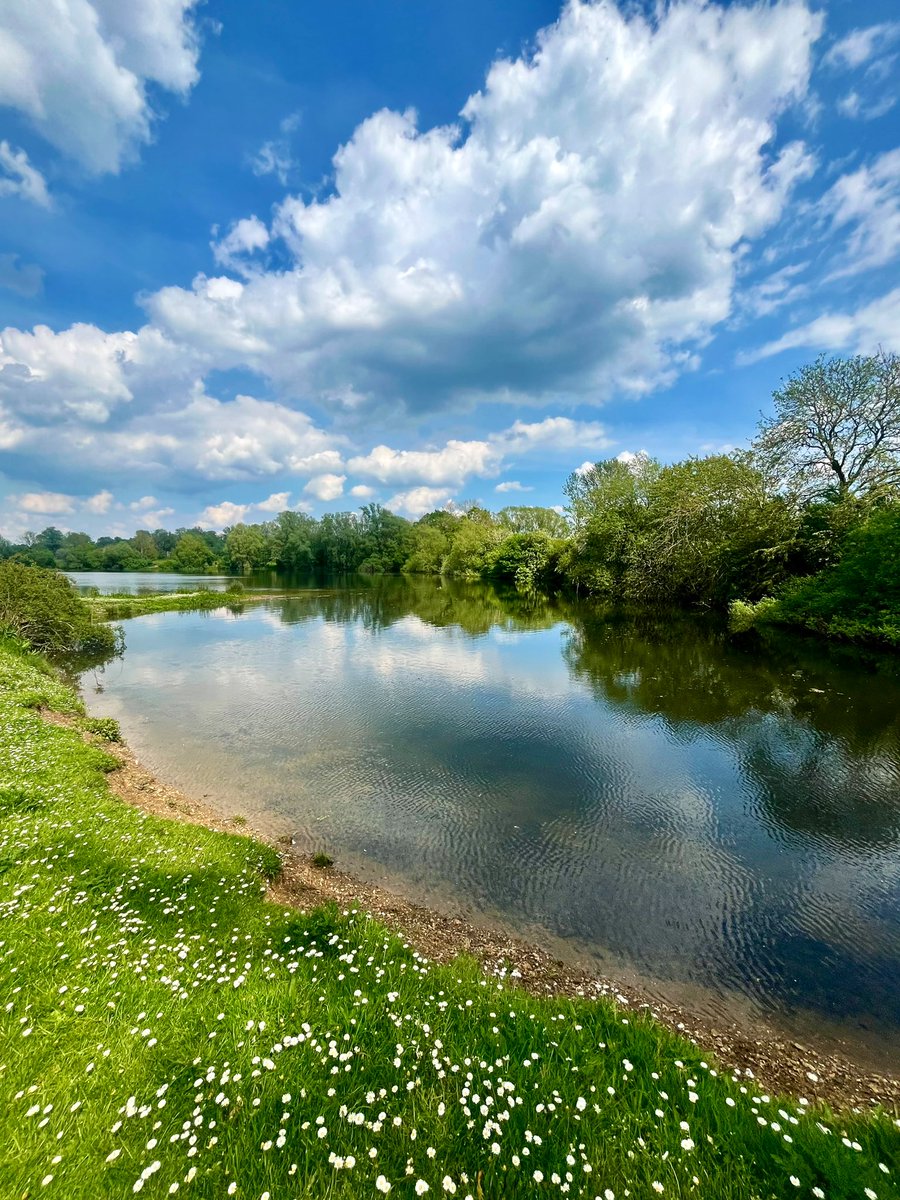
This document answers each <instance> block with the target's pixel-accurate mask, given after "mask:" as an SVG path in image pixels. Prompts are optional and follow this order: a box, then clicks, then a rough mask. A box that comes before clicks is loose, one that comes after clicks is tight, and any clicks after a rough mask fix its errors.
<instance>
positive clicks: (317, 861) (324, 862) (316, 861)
mask: <svg viewBox="0 0 900 1200" xmlns="http://www.w3.org/2000/svg"><path fill="white" fill-rule="evenodd" d="M310 861H311V862H312V865H313V866H314V867H333V866H334V859H333V858H332V857H331V855H330V854H325V852H324V851H322V850H320V851H319V852H318V854H314V855H313V856H312V859H311V860H310Z"/></svg>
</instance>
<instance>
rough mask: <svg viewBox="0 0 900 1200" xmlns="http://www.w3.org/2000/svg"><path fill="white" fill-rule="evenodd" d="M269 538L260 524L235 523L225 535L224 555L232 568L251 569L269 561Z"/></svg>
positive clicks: (239, 569)
mask: <svg viewBox="0 0 900 1200" xmlns="http://www.w3.org/2000/svg"><path fill="white" fill-rule="evenodd" d="M269 552H270V546H269V539H268V538H267V537H266V530H265V528H264V527H263V526H262V525H244V524H243V523H242V524H240V525H235V526H233V527H232V528H231V529H229V530H228V532H227V534H226V535H225V556H226V558H227V560H228V563H229V564H230V566H231V567H232V569H233V570H238V571H244V572H246V571H252V570H254V569H257V570H258V569H259V568H260V567H264V566H265V565H266V564H267V563H268V561H269Z"/></svg>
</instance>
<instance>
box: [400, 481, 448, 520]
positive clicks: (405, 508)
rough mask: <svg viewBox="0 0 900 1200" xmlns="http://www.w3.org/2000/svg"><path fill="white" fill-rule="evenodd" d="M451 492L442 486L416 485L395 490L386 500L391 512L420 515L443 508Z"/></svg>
mask: <svg viewBox="0 0 900 1200" xmlns="http://www.w3.org/2000/svg"><path fill="white" fill-rule="evenodd" d="M450 495H451V493H450V492H448V491H446V490H445V489H444V488H434V487H416V488H409V489H408V490H407V491H404V492H397V494H396V495H394V496H391V498H390V500H388V502H387V506H386V507H387V508H389V509H390V510H391V512H396V513H405V514H406V515H407V516H408V517H421V516H422V515H423V514H424V513H427V512H432V511H433V510H434V509H436V508H443V507H444V505H445V504H446V503H447V501H448V500H449V499H450Z"/></svg>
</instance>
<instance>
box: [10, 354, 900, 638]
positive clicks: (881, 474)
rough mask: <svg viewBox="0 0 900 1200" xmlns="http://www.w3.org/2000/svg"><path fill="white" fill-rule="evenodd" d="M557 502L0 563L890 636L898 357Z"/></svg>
mask: <svg viewBox="0 0 900 1200" xmlns="http://www.w3.org/2000/svg"><path fill="white" fill-rule="evenodd" d="M563 491H564V494H565V497H566V501H567V504H566V506H565V509H564V510H563V512H558V511H556V510H554V509H550V508H542V507H536V506H510V507H506V508H504V509H501V510H500V511H499V512H496V513H492V512H489V511H487V510H486V509H485V508H483V507H481V506H480V505H478V504H466V505H463V506H461V507H457V508H454V509H453V510H452V511H447V510H438V511H435V512H431V513H428V514H426V515H425V516H423V517H421V518H420V519H419V520H417V521H408V520H406V519H404V518H403V517H401V516H399V515H397V514H395V513H392V512H390V511H388V510H387V509H386V508H384V507H382V506H381V505H379V504H367V505H365V506H363V507H362V508H361V509H360V510H359V511H357V512H339V513H328V514H326V515H324V516H323V517H321V518H318V519H315V518H313V517H310V516H307V515H306V514H303V513H298V512H293V511H286V512H283V513H280V514H279V515H278V516H277V517H276V518H275V519H274V520H272V521H268V522H264V523H260V524H252V525H248V524H243V523H242V524H238V525H235V526H233V527H232V528H230V529H227V530H226V531H225V532H224V533H221V534H220V533H214V532H210V531H208V530H203V529H200V528H193V529H177V530H175V531H174V532H169V531H166V530H162V529H158V530H154V531H150V530H141V531H139V532H138V533H136V534H135V536H134V537H133V538H127V539H124V538H98V539H97V540H96V541H94V540H92V539H91V538H90V537H89V536H88V535H87V534H84V533H62V532H61V531H60V530H58V529H55V528H53V527H50V528H48V529H45V530H43V531H42V532H41V533H37V534H29V535H26V538H25V540H24V543H23V544H21V545H11V544H10V543H2V542H0V558H2V557H6V558H13V559H16V560H18V561H23V562H30V563H35V564H38V565H41V566H50V567H58V568H60V569H63V570H69V571H77V570H146V569H157V570H173V571H182V572H200V573H202V572H210V573H212V572H216V571H225V572H231V573H244V572H251V571H259V570H266V569H274V570H278V571H282V572H290V573H314V572H315V573H327V574H335V573H340V574H344V573H351V572H363V573H372V574H382V573H393V572H407V573H410V574H415V573H424V574H443V575H447V576H453V577H459V578H468V579H475V578H490V579H494V580H497V581H501V582H506V583H508V584H511V585H513V586H515V587H516V588H517V589H518V590H519V591H521V592H523V593H529V592H532V593H535V592H553V591H561V590H565V591H569V592H572V593H575V594H577V595H581V596H588V597H593V598H597V599H601V600H604V601H610V602H627V603H639V604H652V605H661V604H663V605H677V606H683V607H705V608H717V609H725V608H726V607H728V606H729V605H731V606H732V612H733V616H734V619H735V621H736V622H737V624H738V625H742V626H744V627H747V626H750V625H753V624H758V623H760V622H762V621H768V620H783V621H786V622H789V623H794V624H803V625H807V626H809V627H810V628H816V629H820V630H822V631H824V632H829V633H833V634H838V635H842V636H850V637H856V636H861V637H865V636H872V637H874V638H876V639H879V640H886V641H889V642H895V643H896V644H900V570H898V564H900V359H898V357H897V355H895V354H890V353H885V352H880V353H878V354H876V355H871V356H857V357H854V358H831V359H829V358H825V357H821V358H819V359H817V360H816V361H815V362H814V363H812V364H810V365H808V366H806V367H804V368H802V369H801V370H800V371H798V372H796V373H795V374H794V375H793V376H791V377H790V378H789V379H788V380H787V381H786V382H785V383H784V384H783V386H782V387H781V388H780V389H779V390H778V391H776V392H775V394H774V412H773V414H772V415H771V416H769V417H767V418H765V419H763V420H762V421H761V422H760V426H759V428H758V431H757V436H756V437H755V439H754V441H753V442H752V444H751V446H750V448H749V449H748V450H741V451H734V452H732V453H730V454H713V455H707V456H704V457H690V458H687V459H685V460H684V461H681V462H676V463H671V464H662V463H660V462H659V461H657V460H655V459H653V458H650V457H648V456H647V455H637V456H634V457H631V458H629V459H628V460H627V461H622V460H619V459H607V460H605V461H601V462H597V463H595V464H593V465H592V466H590V467H588V468H583V469H579V470H578V471H575V472H573V473H572V474H571V475H570V476H569V477H568V479H567V480H566V482H565V485H564V489H563Z"/></svg>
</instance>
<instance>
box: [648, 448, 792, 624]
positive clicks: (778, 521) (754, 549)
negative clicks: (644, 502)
mask: <svg viewBox="0 0 900 1200" xmlns="http://www.w3.org/2000/svg"><path fill="white" fill-rule="evenodd" d="M648 499H649V503H648V507H647V513H646V520H645V523H644V528H643V532H642V535H641V539H640V548H639V553H637V554H636V555H635V556H634V558H633V561H632V564H631V568H630V571H629V591H630V592H631V594H632V595H633V596H635V597H636V598H638V599H643V600H651V601H665V602H672V603H688V604H695V603H707V604H718V605H724V604H726V603H727V602H728V601H729V600H731V599H734V598H735V597H737V596H746V597H751V598H753V599H756V598H757V597H759V596H763V595H765V594H767V593H768V592H769V591H771V589H772V588H773V587H775V586H777V585H778V584H779V583H780V582H781V581H782V580H783V579H784V577H785V573H786V568H785V564H786V562H787V560H788V558H789V556H790V553H791V550H792V547H793V543H794V537H795V535H796V511H795V510H794V509H793V508H792V507H791V506H790V505H789V504H788V503H787V502H786V501H785V499H784V498H783V497H782V496H779V495H776V494H774V493H773V492H772V490H771V489H770V487H769V485H768V482H767V480H766V478H765V476H764V475H763V474H762V473H761V472H760V471H758V470H757V469H756V468H755V467H754V466H753V465H752V463H751V462H750V460H749V458H748V456H741V455H724V454H716V455H711V456H709V457H708V458H690V459H687V460H686V461H685V462H680V463H675V464H673V465H672V466H668V467H664V468H663V469H662V470H661V471H660V472H659V475H658V476H657V477H656V478H655V479H654V480H653V482H652V484H651V486H650V489H649V492H648Z"/></svg>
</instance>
